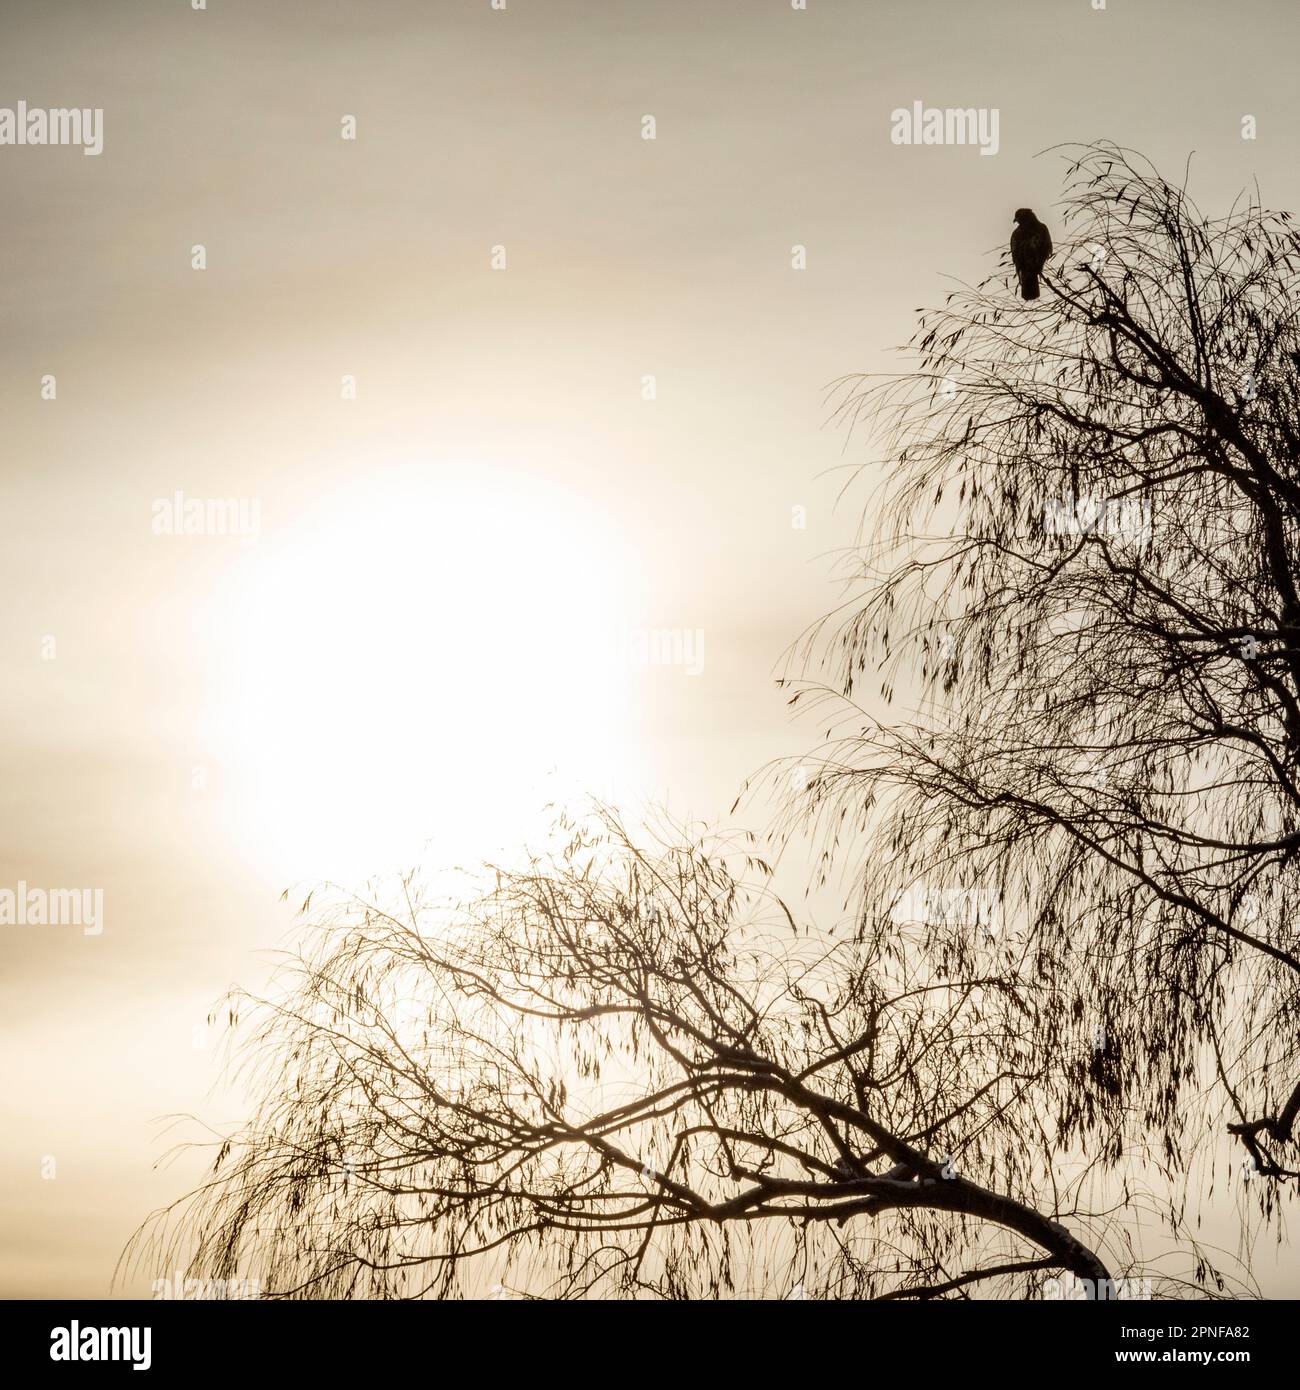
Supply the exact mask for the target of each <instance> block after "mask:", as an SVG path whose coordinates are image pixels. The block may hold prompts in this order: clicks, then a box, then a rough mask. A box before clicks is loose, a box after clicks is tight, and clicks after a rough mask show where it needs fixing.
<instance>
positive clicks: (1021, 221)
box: [1011, 208, 1052, 299]
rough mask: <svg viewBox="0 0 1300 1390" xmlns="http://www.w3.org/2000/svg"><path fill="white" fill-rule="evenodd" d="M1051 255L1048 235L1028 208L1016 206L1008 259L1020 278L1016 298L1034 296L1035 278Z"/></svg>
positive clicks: (1036, 287) (1036, 288)
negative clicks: (1014, 226) (1018, 296)
mask: <svg viewBox="0 0 1300 1390" xmlns="http://www.w3.org/2000/svg"><path fill="white" fill-rule="evenodd" d="M1051 254H1052V234H1051V233H1050V232H1049V231H1048V230H1047V228H1046V227H1045V226H1044V225H1043V224H1042V223H1041V222H1040V221H1039V220H1038V218H1036V217H1035V216H1034V214H1033V210H1032V209H1031V208H1017V209H1016V230H1015V231H1014V232H1012V233H1011V262H1012V264H1013V265H1014V266H1015V268H1016V274H1017V275H1018V276H1019V278H1020V297H1021V298H1022V299H1037V298H1038V277H1039V275H1041V274H1042V270H1043V267H1044V266H1045V265H1046V264H1047V258H1048V257H1049V256H1050V255H1051Z"/></svg>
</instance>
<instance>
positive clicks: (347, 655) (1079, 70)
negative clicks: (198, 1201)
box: [0, 0, 1300, 1297]
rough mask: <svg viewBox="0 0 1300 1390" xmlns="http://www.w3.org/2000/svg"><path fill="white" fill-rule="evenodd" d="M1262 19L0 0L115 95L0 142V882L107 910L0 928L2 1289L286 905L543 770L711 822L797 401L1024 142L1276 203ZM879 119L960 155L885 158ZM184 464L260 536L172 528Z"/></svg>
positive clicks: (165, 1080) (1003, 177)
mask: <svg viewBox="0 0 1300 1390" xmlns="http://www.w3.org/2000/svg"><path fill="white" fill-rule="evenodd" d="M1297 39H1300V11H1297V10H1296V8H1295V7H1294V5H1293V4H1291V3H1289V0H1276V2H1275V3H1269V2H1267V0H1242V3H1238V4H1234V5H1226V4H1223V3H1211V2H1210V0H1110V3H1108V4H1106V5H1105V7H1104V8H1101V9H1098V8H1097V7H1096V5H1095V4H1094V3H1093V0H1047V3H1034V4H1031V3H1028V0H1025V3H1010V0H988V2H987V3H983V4H980V5H967V4H960V3H955V0H948V2H947V3H937V2H932V3H926V2H925V0H897V2H895V0H876V3H872V4H869V5H868V4H862V3H852V2H851V0H808V2H807V5H806V8H803V9H796V8H794V7H793V6H792V5H791V4H790V3H789V0H744V2H743V3H742V2H741V0H735V2H734V3H733V2H731V0H691V2H690V3H687V0H681V2H680V3H679V2H677V0H657V3H653V4H649V3H641V4H636V3H631V2H630V0H603V3H597V0H590V3H561V2H559V0H554V2H551V3H548V2H547V0H508V3H507V4H506V5H505V7H504V8H501V9H497V8H493V6H492V4H491V3H490V0H456V3H447V2H446V0H420V2H419V3H414V2H409V3H398V2H396V0H374V3H369V4H366V5H364V6H363V5H360V4H356V3H351V4H345V3H339V2H338V0H314V3H310V4H308V3H300V2H299V0H276V3H275V4H273V5H269V4H265V3H252V0H248V2H247V3H236V2H235V0H209V3H208V4H207V5H206V7H205V8H203V9H201V10H195V9H194V8H193V7H192V5H191V3H190V0H150V2H148V3H146V2H145V0H122V3H115V4H113V5H105V4H95V3H90V0H82V2H81V3H69V2H68V0H44V3H42V4H41V5H40V6H23V5H18V4H15V3H12V0H10V2H9V3H6V4H4V5H3V6H0V108H16V106H17V103H18V102H19V101H25V102H26V103H27V104H28V106H29V107H72V106H76V107H84V108H89V109H102V111H103V127H102V136H103V148H102V152H101V153H99V154H98V155H87V154H84V153H83V151H82V150H81V149H79V148H68V147H56V146H44V147H41V146H23V147H19V146H14V145H0V189H2V190H3V203H2V206H3V209H4V211H3V218H4V235H3V237H0V313H2V314H3V323H4V332H3V334H2V335H0V419H3V421H4V427H5V428H4V448H3V453H2V454H0V515H2V516H3V517H4V520H5V540H6V544H5V545H4V546H3V547H2V548H0V577H2V579H3V585H4V589H5V592H6V593H7V595H8V601H7V602H6V603H5V604H3V605H2V606H0V650H2V651H3V654H4V655H3V660H4V682H3V697H2V703H0V827H2V828H3V834H2V835H0V886H7V887H11V888H16V887H17V885H18V884H19V883H20V882H23V883H27V884H30V885H40V886H45V887H55V886H59V887H74V886H75V887H94V888H98V889H101V890H102V892H103V895H104V897H103V901H104V914H103V922H102V925H103V930H102V931H100V932H98V933H96V934H93V935H91V934H86V933H85V932H83V931H81V930H79V929H77V928H75V927H66V926H58V927H53V926H33V925H28V926H16V925H15V926H0V1068H3V1076H4V1080H3V1096H4V1107H5V1113H4V1124H3V1131H2V1132H0V1296H7V1297H14V1296H37V1297H61V1296H78V1297H81V1296H86V1297H93V1296H102V1295H104V1294H106V1293H107V1292H108V1291H109V1285H110V1280H111V1278H112V1274H113V1269H114V1264H115V1261H116V1259H117V1255H118V1253H119V1251H120V1250H121V1248H122V1245H123V1244H124V1242H125V1241H126V1239H127V1237H128V1236H129V1235H130V1234H131V1231H132V1230H133V1229H134V1227H135V1226H136V1225H137V1224H138V1223H139V1221H140V1220H141V1219H142V1218H143V1217H144V1216H145V1215H146V1214H147V1212H148V1211H149V1210H150V1209H151V1208H153V1207H154V1206H156V1205H158V1204H160V1203H162V1202H164V1201H167V1200H170V1199H171V1198H173V1197H175V1196H177V1195H179V1194H180V1192H181V1191H183V1190H184V1188H185V1185H186V1182H185V1179H186V1175H187V1173H188V1172H189V1171H190V1170H188V1169H187V1168H186V1167H185V1162H184V1161H182V1162H180V1163H179V1164H178V1165H174V1166H171V1167H158V1166H157V1161H158V1160H159V1158H160V1157H161V1156H162V1155H163V1153H164V1152H165V1151H166V1149H167V1147H168V1143H169V1139H168V1133H167V1131H166V1130H165V1126H164V1123H163V1121H164V1118H165V1117H167V1116H169V1115H173V1114H176V1113H178V1112H197V1113H199V1114H201V1115H202V1117H203V1118H204V1120H205V1121H207V1122H209V1123H212V1124H214V1125H217V1126H220V1125H221V1124H222V1123H225V1122H227V1121H229V1120H231V1119H234V1118H237V1113H238V1105H239V1098H238V1097H236V1096H232V1095H230V1094H228V1093H226V1092H224V1091H223V1090H222V1089H221V1087H220V1081H219V1070H218V1064H217V1057H216V1052H215V1047H214V1045H213V1043H214V1039H213V1038H212V1037H211V1036H209V1033H208V1030H207V1029H206V1027H205V1026H204V1020H205V1017H206V1014H207V1011H208V1007H209V1005H210V1004H211V1003H212V1001H213V1000H214V999H215V998H216V997H217V996H218V995H220V994H221V993H222V992H223V991H224V990H225V989H226V987H227V986H228V985H230V984H231V983H232V982H235V981H238V982H240V983H243V984H247V985H250V986H253V987H256V986H257V984H258V983H259V981H261V980H262V979H263V978H264V977H265V974H266V971H267V968H268V959H269V957H268V952H269V951H271V950H272V949H274V948H275V947H277V946H278V945H280V944H282V942H283V940H284V934H285V932H286V930H287V929H288V928H289V926H290V909H289V908H288V907H287V906H285V905H284V904H282V903H281V902H280V901H279V895H280V893H281V890H282V889H284V888H286V887H288V886H290V885H293V884H302V883H310V882H313V881H316V880H318V879H320V878H323V877H328V878H330V879H334V880H338V881H343V882H356V881H359V880H360V879H361V878H362V877H364V876H366V875H368V874H371V873H382V872H388V871H391V870H394V869H400V868H402V867H406V866H407V865H409V864H410V863H412V862H414V861H415V859H417V858H423V859H425V860H427V861H428V862H433V863H438V864H452V863H458V862H464V861H465V860H473V859H476V858H477V857H480V856H490V855H491V854H492V853H494V852H495V851H497V850H498V849H499V848H502V847H506V848H508V847H509V846H511V845H515V844H518V843H519V842H520V841H521V840H523V839H526V838H528V837H530V836H532V837H536V836H538V835H539V834H540V832H541V830H542V829H543V828H544V824H545V820H544V817H543V815H542V808H543V807H544V805H545V804H546V803H547V802H549V801H552V800H554V799H556V798H557V797H558V798H559V799H565V798H569V797H572V796H575V795H580V794H596V795H601V796H605V797H608V798H610V799H612V800H613V801H615V802H616V803H617V804H620V805H625V806H628V807H633V808H635V807H638V806H646V805H651V804H659V803H663V804H665V805H667V806H668V808H669V809H670V810H671V811H672V813H673V814H675V815H676V816H678V817H679V818H682V819H689V818H700V819H708V820H713V819H717V818H725V816H726V813H727V811H728V808H729V807H730V805H731V803H732V800H733V799H734V797H735V795H736V792H737V791H738V789H739V787H740V785H741V783H742V782H743V781H744V779H745V778H746V777H747V776H749V775H750V774H751V773H753V772H754V771H755V770H756V769H757V768H758V767H760V766H761V765H763V764H764V763H766V762H767V761H768V760H770V759H772V758H775V757H778V756H781V755H785V754H789V753H794V752H797V751H798V750H799V749H801V748H804V747H807V746H809V745H810V744H811V743H812V742H813V741H814V735H815V730H812V729H810V728H808V727H806V726H804V725H801V724H799V723H797V722H792V720H791V717H790V715H789V713H788V711H787V709H786V706H785V701H784V697H783V696H782V694H781V692H780V691H779V690H777V689H776V688H775V685H774V683H773V676H774V674H776V673H777V671H778V669H779V667H780V662H781V657H782V653H783V652H784V650H785V649H786V648H787V647H788V645H789V644H790V643H791V642H792V641H793V640H794V639H795V638H797V636H798V635H799V633H800V632H801V631H802V630H803V628H804V627H805V626H806V625H807V624H808V623H810V622H811V621H813V620H814V619H815V618H816V617H817V616H819V614H820V613H822V612H823V611H824V610H825V608H826V607H828V606H829V604H830V602H832V601H833V599H834V595H835V591H834V590H833V588H832V587H831V586H830V583H829V579H828V576H829V574H830V570H831V565H832V562H833V557H834V554H835V552H836V550H837V548H839V547H843V546H845V545H847V544H849V543H850V542H851V540H852V538H853V534H854V531H855V528H856V524H857V522H858V519H859V513H860V510H861V507H862V505H863V501H864V498H865V496H866V494H865V492H863V491H862V490H860V489H859V490H857V491H855V490H853V489H850V491H849V492H848V494H847V496H846V497H844V498H843V499H842V500H840V501H839V503H838V505H837V496H838V494H839V491H840V487H841V485H842V483H843V482H844V481H845V478H846V476H847V475H846V474H845V472H844V468H845V465H846V464H849V463H854V462H862V461H863V459H864V457H865V455H864V454H863V452H862V446H861V443H860V441H855V440H851V439H846V437H845V435H844V433H843V431H842V430H839V429H837V428H836V427H834V426H833V425H831V424H830V423H828V410H827V407H826V404H825V390H826V387H827V385H828V383H830V382H831V381H833V380H834V379H835V378H837V377H839V376H841V375H842V374H844V373H848V372H854V371H870V370H877V369H880V368H882V367H886V366H888V365H889V363H890V361H891V357H890V354H891V350H892V349H893V348H894V347H895V346H896V345H898V344H901V343H902V342H904V341H905V340H906V339H907V337H908V336H909V334H910V332H911V328H912V325H913V322H914V319H915V314H916V311H917V309H918V308H920V307H921V306H923V305H926V304H930V303H934V302H936V301H937V300H938V299H939V298H940V297H941V296H942V295H943V294H944V293H945V292H946V291H947V289H948V288H950V287H951V285H952V283H953V281H973V280H975V279H978V278H980V277H982V276H983V275H984V274H986V273H988V271H989V270H990V269H991V268H992V266H993V264H994V263H995V255H996V252H997V249H998V248H999V247H1001V246H1003V245H1004V244H1005V241H1006V238H1007V236H1008V235H1009V233H1010V230H1011V215H1012V212H1013V211H1014V210H1015V209H1016V208H1017V207H1021V206H1029V207H1032V208H1034V209H1036V210H1037V211H1038V213H1039V215H1040V216H1041V217H1043V218H1044V220H1046V221H1047V222H1048V223H1049V226H1050V225H1051V221H1052V218H1051V209H1052V205H1053V202H1054V201H1055V199H1056V198H1057V197H1058V196H1059V193H1060V177H1061V161H1060V158H1059V156H1057V155H1054V154H1044V153H1041V152H1043V151H1045V150H1047V149H1048V148H1049V147H1051V146H1054V145H1056V144H1058V143H1060V142H1066V141H1077V140H1091V139H1096V138H1108V139H1113V140H1115V141H1118V142H1120V143H1122V144H1125V145H1129V146H1132V147H1135V148H1136V149H1138V150H1140V151H1142V152H1143V153H1144V154H1145V155H1147V156H1148V157H1149V158H1151V159H1152V160H1153V161H1154V162H1155V163H1156V165H1157V166H1158V167H1160V168H1161V169H1162V170H1163V171H1164V172H1166V173H1167V174H1173V173H1180V172H1181V171H1182V169H1183V167H1184V165H1185V164H1186V162H1187V160H1188V158H1189V156H1192V163H1191V169H1192V179H1191V188H1192V191H1193V193H1194V194H1195V196H1196V197H1197V199H1198V201H1199V202H1200V203H1201V205H1202V206H1203V207H1206V208H1213V207H1226V205H1227V203H1228V202H1229V201H1230V200H1231V198H1232V197H1233V196H1234V195H1235V193H1236V192H1237V191H1239V190H1240V189H1241V188H1242V187H1244V186H1247V185H1249V184H1251V183H1252V182H1253V181H1258V184H1259V188H1260V190H1261V193H1262V195H1263V199H1264V202H1265V203H1266V205H1270V206H1274V207H1292V208H1294V207H1295V206H1296V203H1297V201H1298V199H1297V193H1298V191H1300V190H1297V187H1296V178H1297V174H1296V167H1297V166H1296V160H1295V137H1296V132H1297V130H1300V119H1298V118H1300V92H1298V91H1297V88H1296V84H1295V82H1294V54H1295V52H1296V44H1297ZM918 101H919V102H922V103H924V104H925V105H926V106H937V107H974V108H983V109H986V110H988V111H993V110H996V111H997V113H998V144H997V150H996V153H991V154H988V155H985V154H982V153H981V151H980V149H979V148H978V147H975V146H971V145H966V146H956V147H954V146H941V147H935V146H918V145H899V144H895V143H893V142H892V141H891V138H890V133H891V126H892V121H891V113H892V112H893V111H894V110H895V109H897V108H910V107H911V106H912V104H913V103H914V102H918ZM1248 115H1249V116H1253V117H1254V118H1255V127H1254V138H1253V139H1243V138H1242V134H1243V118H1244V117H1246V116H1248ZM349 117H351V118H352V119H353V121H354V123H355V132H354V133H355V138H354V139H346V138H344V136H345V133H347V132H348V130H349V126H348V118H349ZM647 117H653V126H652V127H649V126H647V123H646V118H647ZM651 129H652V131H653V135H654V138H653V139H647V138H644V137H645V135H646V134H647V132H648V131H649V130H651ZM1193 152H1194V154H1193ZM200 248H201V250H200ZM50 378H53V381H52V383H51V382H50ZM51 396H52V398H51ZM178 493H179V494H180V495H181V498H182V505H183V501H184V499H189V500H191V501H193V500H194V499H198V500H199V501H200V502H203V501H206V500H230V501H232V502H234V503H236V504H237V508H236V512H235V513H234V514H235V515H237V516H241V517H242V518H243V519H244V520H245V521H246V522H247V523H248V524H247V525H245V527H244V531H245V532H246V534H234V535H232V534H180V535H176V534H170V535H169V534H166V533H165V532H163V533H160V530H159V527H160V525H161V524H162V523H161V521H160V518H162V517H165V516H170V515H171V514H172V512H173V510H174V507H175V499H176V496H177V494H178ZM240 507H242V511H239V510H238V509H239V508H240ZM205 524H206V523H205ZM656 657H659V658H664V659H663V660H656V659H654V658H656ZM747 814H751V815H753V816H758V815H759V814H760V811H759V810H758V809H753V808H751V810H750V811H749V812H747ZM214 1087H215V1088H216V1089H215V1090H213V1089H211V1088H214ZM1260 1277H1261V1282H1262V1283H1264V1285H1265V1286H1266V1287H1270V1286H1271V1287H1273V1288H1290V1289H1291V1290H1292V1291H1293V1292H1294V1288H1295V1286H1296V1276H1295V1271H1294V1261H1293V1260H1292V1259H1291V1257H1290V1256H1289V1255H1283V1256H1282V1257H1280V1259H1278V1260H1275V1259H1274V1257H1273V1256H1272V1255H1271V1254H1267V1253H1266V1254H1265V1256H1264V1257H1263V1259H1262V1260H1261V1267H1260ZM1270 1281H1271V1284H1270ZM123 1288H125V1291H126V1292H133V1291H134V1292H139V1291H140V1285H139V1284H138V1283H136V1284H132V1283H130V1282H129V1281H128V1283H127V1284H126V1285H125V1286H121V1285H119V1291H122V1290H123Z"/></svg>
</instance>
